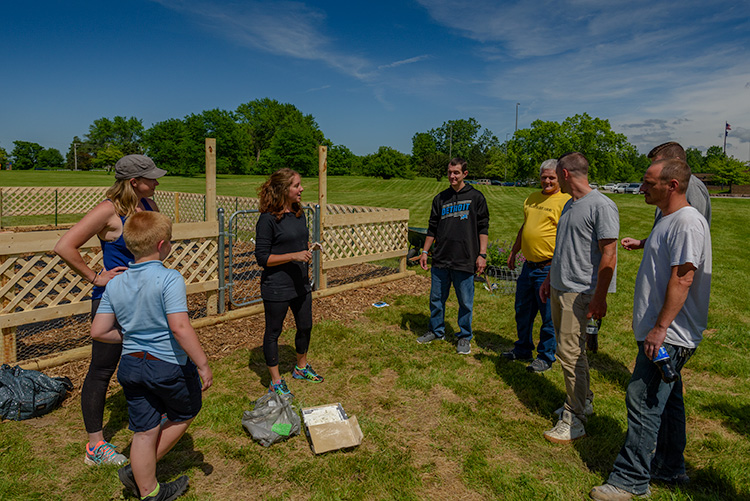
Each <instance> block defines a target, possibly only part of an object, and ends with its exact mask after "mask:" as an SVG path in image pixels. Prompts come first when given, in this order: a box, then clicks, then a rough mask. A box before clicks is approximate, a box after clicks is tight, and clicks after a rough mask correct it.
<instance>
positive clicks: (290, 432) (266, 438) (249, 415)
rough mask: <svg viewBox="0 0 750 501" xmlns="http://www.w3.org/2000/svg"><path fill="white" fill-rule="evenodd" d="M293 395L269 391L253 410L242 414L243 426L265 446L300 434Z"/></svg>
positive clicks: (256, 402) (256, 403)
mask: <svg viewBox="0 0 750 501" xmlns="http://www.w3.org/2000/svg"><path fill="white" fill-rule="evenodd" d="M291 402H292V399H291V397H282V396H280V395H278V394H277V393H276V392H269V393H266V394H265V395H263V396H262V397H260V398H259V399H258V400H256V401H255V408H254V409H253V410H252V411H245V412H244V413H243V415H242V426H244V427H245V429H247V431H248V432H249V433H250V435H252V437H253V439H255V440H257V441H258V442H260V443H261V445H263V446H264V447H268V446H270V445H271V444H274V443H276V442H279V441H281V440H286V439H287V438H289V437H293V436H294V435H299V432H300V424H301V423H300V418H299V414H297V409H295V407H294V406H293V405H292V403H291Z"/></svg>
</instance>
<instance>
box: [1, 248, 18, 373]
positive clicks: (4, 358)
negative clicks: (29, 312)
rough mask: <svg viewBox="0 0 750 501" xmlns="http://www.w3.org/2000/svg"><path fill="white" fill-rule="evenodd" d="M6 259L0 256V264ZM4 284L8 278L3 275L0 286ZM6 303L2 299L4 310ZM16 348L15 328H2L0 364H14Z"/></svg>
mask: <svg viewBox="0 0 750 501" xmlns="http://www.w3.org/2000/svg"><path fill="white" fill-rule="evenodd" d="M7 259H8V258H7V257H6V256H0V264H2V263H4V262H5V261H6V260H7ZM6 283H8V277H6V276H5V274H3V279H2V281H0V284H2V285H3V286H5V284H6ZM8 303H9V301H8V300H7V299H3V302H2V306H3V308H5V307H6V306H7V305H8ZM16 348H17V347H16V328H15V327H3V328H2V329H0V363H3V364H12V363H15V361H16V357H17V356H18V355H17V351H16Z"/></svg>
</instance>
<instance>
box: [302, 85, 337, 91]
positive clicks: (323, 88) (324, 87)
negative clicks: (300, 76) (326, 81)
mask: <svg viewBox="0 0 750 501" xmlns="http://www.w3.org/2000/svg"><path fill="white" fill-rule="evenodd" d="M330 88H331V86H330V85H322V86H320V87H314V88H312V89H307V90H306V91H305V93H310V92H319V91H321V90H326V89H330Z"/></svg>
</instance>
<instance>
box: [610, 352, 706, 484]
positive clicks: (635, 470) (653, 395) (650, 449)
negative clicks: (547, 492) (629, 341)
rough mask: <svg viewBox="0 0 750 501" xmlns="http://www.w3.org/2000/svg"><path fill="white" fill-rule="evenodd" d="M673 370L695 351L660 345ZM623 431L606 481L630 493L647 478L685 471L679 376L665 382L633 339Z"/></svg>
mask: <svg viewBox="0 0 750 501" xmlns="http://www.w3.org/2000/svg"><path fill="white" fill-rule="evenodd" d="M663 346H664V348H665V349H666V350H667V353H669V356H670V358H671V359H672V366H673V367H674V369H675V371H677V372H678V373H679V372H680V371H681V370H682V367H683V366H684V365H685V362H687V361H688V359H689V358H690V357H691V356H692V355H693V353H694V352H695V349H688V348H680V347H679V346H674V345H671V344H667V343H664V344H663ZM625 405H626V407H627V409H628V432H627V434H626V435H625V444H624V445H623V446H622V449H621V450H620V453H619V454H618V456H617V459H615V466H614V469H613V471H612V473H611V474H610V475H609V480H607V483H609V484H612V485H614V486H616V487H619V488H621V489H624V490H626V491H628V492H631V493H633V494H635V495H639V496H640V495H643V494H645V493H646V492H647V490H648V484H649V481H650V480H651V477H652V476H653V477H658V478H664V479H668V478H674V477H675V476H677V475H679V474H683V473H685V457H684V456H683V452H684V451H685V443H686V438H685V403H684V402H683V400H682V377H679V378H678V379H677V381H675V382H674V383H670V384H667V383H665V382H664V381H662V380H661V375H660V373H659V369H658V368H657V366H656V364H655V363H653V362H652V361H651V360H649V359H648V357H646V354H645V353H644V352H643V343H642V342H640V343H638V356H637V357H636V359H635V368H634V369H633V376H632V377H631V378H630V383H629V384H628V390H627V392H626V396H625Z"/></svg>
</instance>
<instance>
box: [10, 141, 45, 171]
mask: <svg viewBox="0 0 750 501" xmlns="http://www.w3.org/2000/svg"><path fill="white" fill-rule="evenodd" d="M13 145H14V146H13V151H11V152H10V155H11V157H13V169H17V170H30V169H34V168H36V167H38V166H39V154H40V153H41V152H42V151H43V150H44V147H42V146H41V145H39V144H37V143H31V142H29V141H13Z"/></svg>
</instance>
